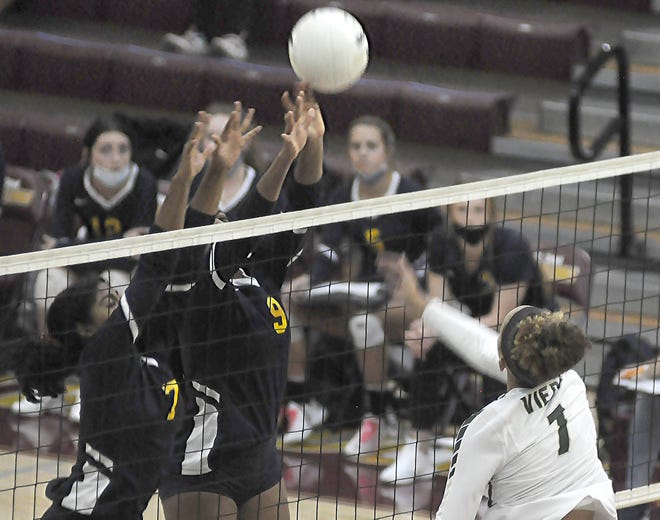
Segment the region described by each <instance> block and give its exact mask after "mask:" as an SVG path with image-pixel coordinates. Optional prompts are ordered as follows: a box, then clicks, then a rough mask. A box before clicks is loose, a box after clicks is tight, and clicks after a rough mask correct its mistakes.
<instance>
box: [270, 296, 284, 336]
mask: <svg viewBox="0 0 660 520" xmlns="http://www.w3.org/2000/svg"><path fill="white" fill-rule="evenodd" d="M266 305H268V308H269V309H270V313H271V315H272V316H273V318H275V322H274V323H273V328H274V329H275V332H277V333H278V334H284V332H286V327H287V325H288V322H287V319H286V313H285V312H284V309H283V308H282V305H280V302H278V301H277V300H276V299H275V298H273V297H272V296H269V297H268V299H267V300H266Z"/></svg>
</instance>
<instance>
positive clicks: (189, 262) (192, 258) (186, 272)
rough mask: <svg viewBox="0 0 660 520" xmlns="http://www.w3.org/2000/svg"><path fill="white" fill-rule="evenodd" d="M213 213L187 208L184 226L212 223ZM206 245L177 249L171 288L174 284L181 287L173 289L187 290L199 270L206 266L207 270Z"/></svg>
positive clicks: (192, 226)
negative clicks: (208, 213)
mask: <svg viewBox="0 0 660 520" xmlns="http://www.w3.org/2000/svg"><path fill="white" fill-rule="evenodd" d="M214 221H215V215H207V214H205V213H201V212H200V211H197V210H195V209H193V208H188V210H187V212H186V221H185V224H184V227H186V228H195V227H201V226H207V225H210V224H213V222H214ZM206 249H207V247H206V246H193V247H185V248H182V249H180V250H179V258H178V261H177V263H176V267H175V269H174V273H173V275H172V279H171V282H172V289H173V288H174V286H181V288H177V289H173V290H175V291H182V290H187V289H189V288H190V284H192V283H193V282H194V281H195V280H197V278H198V276H199V273H200V271H202V270H203V269H204V268H205V267H206V269H207V270H206V272H208V264H207V265H205V262H204V259H205V258H208V257H205V255H204V251H206Z"/></svg>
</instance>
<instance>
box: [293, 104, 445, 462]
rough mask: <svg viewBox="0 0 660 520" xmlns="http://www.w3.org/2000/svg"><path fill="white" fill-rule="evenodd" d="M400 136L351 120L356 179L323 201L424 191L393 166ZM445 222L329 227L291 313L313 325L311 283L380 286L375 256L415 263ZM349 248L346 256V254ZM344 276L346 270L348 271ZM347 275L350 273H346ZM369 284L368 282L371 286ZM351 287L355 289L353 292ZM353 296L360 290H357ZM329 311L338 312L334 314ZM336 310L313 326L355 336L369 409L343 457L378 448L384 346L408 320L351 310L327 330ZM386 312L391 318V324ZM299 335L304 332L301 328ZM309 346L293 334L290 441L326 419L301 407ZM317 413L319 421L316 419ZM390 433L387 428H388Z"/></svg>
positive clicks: (422, 218) (402, 218) (425, 219)
mask: <svg viewBox="0 0 660 520" xmlns="http://www.w3.org/2000/svg"><path fill="white" fill-rule="evenodd" d="M394 149H395V136H394V132H393V131H392V129H391V127H390V126H389V125H388V124H387V123H386V122H385V121H383V120H382V119H380V118H378V117H375V116H362V117H359V118H357V119H355V120H354V121H352V122H351V124H350V125H349V129H348V155H349V159H350V162H351V167H352V169H353V171H354V174H355V175H354V178H353V179H351V180H350V182H347V183H344V184H342V185H340V186H338V187H337V188H336V189H335V190H334V191H333V192H332V193H331V194H330V196H329V198H328V200H326V201H324V204H327V205H332V204H340V203H344V202H351V201H358V200H366V199H370V198H376V197H382V196H387V195H394V194H398V193H409V192H413V191H417V190H420V189H422V186H421V185H419V184H418V183H417V182H416V181H415V180H413V179H411V178H409V177H404V176H403V175H401V174H400V173H399V172H398V171H396V169H395V168H394V164H393V162H394V152H395V150H394ZM439 222H440V213H439V212H437V211H436V210H434V209H432V210H422V211H412V212H407V213H402V214H396V215H382V216H378V217H374V218H371V219H359V220H353V221H348V222H341V223H336V224H330V225H327V226H324V227H323V228H322V230H321V233H320V240H319V242H320V244H319V245H318V246H317V247H316V252H317V253H318V254H317V256H316V260H315V262H314V265H313V267H312V274H311V279H310V277H309V276H308V277H305V276H302V277H300V278H299V279H297V280H295V281H294V282H293V288H292V304H293V305H294V307H293V309H292V311H291V314H292V320H296V319H300V321H305V320H307V321H309V320H308V319H307V317H306V316H305V317H304V318H303V316H304V315H305V314H306V313H305V311H304V308H303V306H304V303H305V302H304V300H305V298H307V297H308V294H309V292H308V291H305V289H308V288H309V286H310V285H316V284H319V283H326V284H327V282H328V280H337V279H338V278H340V279H342V281H345V280H346V279H347V278H348V279H350V280H351V281H352V282H364V283H363V284H359V283H355V284H352V287H353V289H357V287H358V286H360V285H361V286H362V287H369V288H370V289H368V291H370V292H371V293H375V288H376V287H377V286H378V285H379V283H380V282H381V281H382V278H381V277H380V275H379V274H378V273H377V270H376V256H377V254H378V253H379V252H380V251H393V252H398V253H403V254H405V255H406V256H407V257H408V258H409V259H410V261H411V262H413V261H415V260H417V259H418V258H419V257H420V256H421V255H422V253H423V252H424V251H425V248H426V241H425V235H426V233H428V232H429V231H430V230H431V229H432V228H433V227H434V226H435V225H437V224H438V223H439ZM346 249H348V252H346ZM342 271H343V272H342ZM346 271H349V272H346ZM367 283H369V285H368V286H367ZM353 289H352V290H353ZM354 292H357V291H356V290H355V291H354ZM346 300H348V295H347V297H346ZM330 312H332V311H331V310H330ZM330 312H328V313H318V312H317V309H316V310H314V311H313V312H312V313H311V314H316V315H317V317H318V320H317V321H316V322H315V323H312V322H310V325H311V326H313V327H317V328H318V329H319V330H323V329H326V330H325V332H328V333H329V334H333V335H336V336H337V337H342V338H343V337H346V336H347V335H350V336H349V337H350V338H351V340H352V344H353V346H354V347H355V349H356V352H357V360H358V365H359V366H360V369H361V371H362V375H363V380H364V384H365V387H366V390H367V392H366V393H367V399H365V401H366V404H365V405H364V407H363V410H362V413H363V415H364V420H363V424H362V426H361V427H360V429H359V431H358V432H357V433H356V434H355V436H354V438H353V439H352V440H351V441H349V442H348V443H347V444H346V445H345V446H344V453H346V454H349V455H357V454H359V453H365V452H373V451H376V450H377V449H378V446H379V436H382V435H379V434H382V433H384V431H383V432H381V431H380V424H381V421H380V418H383V417H384V416H385V412H386V410H387V409H388V405H389V402H390V401H391V400H392V399H391V396H390V393H389V392H388V391H387V390H386V389H385V387H386V385H387V373H386V371H385V368H384V367H385V366H387V363H386V362H385V361H384V358H385V357H386V356H385V352H386V343H387V342H392V341H397V340H400V339H401V337H402V334H403V330H404V328H405V327H404V318H403V316H402V315H398V314H397V311H396V310H394V309H389V308H388V309H387V310H386V311H384V310H383V309H382V308H381V309H375V310H373V311H370V312H367V311H365V310H364V308H361V309H360V308H358V310H357V311H356V310H355V307H353V310H352V311H351V314H352V316H350V318H349V319H348V320H346V319H345V317H344V316H342V319H341V320H336V321H341V322H342V324H345V323H346V322H348V330H342V329H339V328H338V329H337V330H327V329H329V328H331V327H329V326H328V325H327V320H328V318H331V317H332V316H330ZM385 314H387V319H385ZM296 330H301V327H297V328H296ZM306 351H307V345H306V341H305V337H304V335H303V334H299V333H295V337H294V340H293V341H292V358H291V366H290V392H289V393H290V396H292V397H294V399H292V400H291V401H290V402H289V403H288V405H287V410H286V417H287V419H288V423H289V424H288V431H287V432H286V433H285V435H284V437H283V440H284V442H285V443H289V442H292V443H293V442H301V441H302V440H304V438H305V437H306V436H307V435H308V434H309V433H310V432H311V428H312V427H313V426H314V425H315V424H314V423H315V422H318V420H319V419H321V418H322V413H319V411H318V410H317V408H318V405H316V404H315V403H314V402H308V403H306V404H304V406H303V404H301V403H300V402H296V400H295V396H296V394H304V393H306V392H305V388H304V386H305V383H304V382H305V372H306V363H307V356H306ZM314 416H316V418H315V417H314ZM384 430H386V429H384Z"/></svg>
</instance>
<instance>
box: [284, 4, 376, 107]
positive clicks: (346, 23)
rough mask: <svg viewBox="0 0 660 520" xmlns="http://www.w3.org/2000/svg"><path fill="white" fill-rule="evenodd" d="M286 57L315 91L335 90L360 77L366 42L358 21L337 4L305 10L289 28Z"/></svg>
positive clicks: (366, 50)
mask: <svg viewBox="0 0 660 520" xmlns="http://www.w3.org/2000/svg"><path fill="white" fill-rule="evenodd" d="M289 61H290V62H291V67H292V68H293V71H294V72H295V73H296V75H297V76H298V78H300V79H301V80H302V81H307V82H309V83H310V85H311V86H312V88H313V89H314V90H316V91H318V92H324V93H326V94H335V93H337V92H341V91H342V90H346V89H347V88H349V87H350V86H351V85H353V84H354V83H355V82H356V81H357V80H359V79H360V78H361V77H362V74H364V71H365V69H366V68H367V64H368V63H369V43H368V41H367V35H366V34H365V33H364V29H363V28H362V25H360V22H358V21H357V20H356V19H355V17H354V16H353V15H351V14H350V13H347V12H346V11H344V10H342V9H338V8H336V7H319V8H318V9H313V10H312V11H309V12H307V13H305V14H304V15H303V16H302V17H301V18H300V20H298V21H297V22H296V25H295V26H294V27H293V29H292V30H291V35H290V37H289Z"/></svg>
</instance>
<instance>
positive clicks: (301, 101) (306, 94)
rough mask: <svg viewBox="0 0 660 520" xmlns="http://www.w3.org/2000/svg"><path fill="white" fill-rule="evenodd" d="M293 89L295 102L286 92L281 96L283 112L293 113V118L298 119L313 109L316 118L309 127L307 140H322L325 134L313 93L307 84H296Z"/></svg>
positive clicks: (321, 116)
mask: <svg viewBox="0 0 660 520" xmlns="http://www.w3.org/2000/svg"><path fill="white" fill-rule="evenodd" d="M295 88H296V91H297V92H298V95H297V96H296V99H295V102H294V101H293V100H292V99H291V96H290V95H289V92H288V91H285V92H284V94H282V106H283V107H284V110H285V111H286V112H293V115H294V118H295V119H298V118H300V116H301V114H303V113H305V112H307V111H308V110H309V109H310V108H313V109H314V111H315V112H316V116H315V117H314V119H313V120H312V122H311V124H310V125H309V129H308V131H307V135H308V137H307V139H308V140H319V139H322V138H323V135H324V134H325V123H324V121H323V114H321V109H320V107H319V104H318V102H317V101H316V98H315V97H314V91H313V90H312V88H311V87H310V86H309V83H307V82H300V83H297V84H296V86H295Z"/></svg>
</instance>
